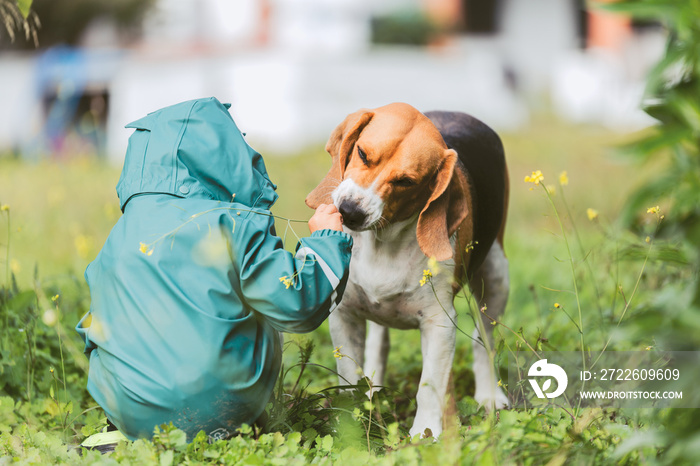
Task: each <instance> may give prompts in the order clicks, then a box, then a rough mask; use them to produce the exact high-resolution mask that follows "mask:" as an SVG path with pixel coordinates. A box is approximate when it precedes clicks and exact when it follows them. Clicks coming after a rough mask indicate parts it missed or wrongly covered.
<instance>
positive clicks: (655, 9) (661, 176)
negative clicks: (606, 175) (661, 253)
mask: <svg viewBox="0 0 700 466" xmlns="http://www.w3.org/2000/svg"><path fill="white" fill-rule="evenodd" d="M602 7H603V8H605V9H607V10H609V11H614V12H620V13H626V14H629V15H631V16H634V17H637V18H639V19H644V20H649V19H652V20H656V21H660V22H661V23H662V24H663V25H664V26H665V27H666V29H667V31H668V41H667V44H666V52H665V56H664V58H663V59H662V60H661V61H660V62H659V63H658V64H657V65H656V66H655V68H654V69H653V70H652V71H651V73H650V74H649V77H648V81H647V88H646V98H645V103H646V104H645V106H644V110H645V111H646V112H647V113H648V114H649V115H650V116H652V117H653V118H655V119H657V120H658V125H656V127H655V128H654V130H653V131H651V132H650V133H649V134H648V135H647V136H645V137H643V138H642V139H640V140H636V141H634V142H632V143H631V144H629V145H627V146H626V147H625V150H626V151H627V152H628V153H630V154H632V155H633V156H634V157H635V158H637V159H638V160H640V161H642V162H651V161H654V162H658V161H659V160H662V161H663V165H661V166H660V167H659V168H658V169H657V170H658V171H657V173H656V174H655V175H654V176H653V177H650V178H649V179H648V180H647V181H646V182H645V183H644V184H643V185H642V186H641V187H640V188H639V189H638V190H637V191H636V192H635V193H633V194H632V195H631V196H630V198H629V200H628V203H627V208H626V209H625V210H624V216H625V220H626V221H627V223H628V224H633V223H634V221H635V220H636V219H637V215H638V212H639V211H640V209H641V208H642V207H644V206H648V205H654V204H659V203H661V204H662V205H664V204H665V205H666V206H667V208H665V209H664V211H665V212H667V216H666V219H665V222H664V223H665V231H663V232H662V233H666V234H667V235H669V236H671V235H674V234H679V235H682V237H683V238H684V239H685V240H686V241H688V242H689V243H690V244H692V245H693V246H694V248H695V249H696V250H700V21H698V18H700V2H698V1H697V0H628V1H620V2H615V3H610V4H606V5H603V6H602ZM657 166H658V165H657ZM694 303H695V304H696V305H700V293H696V295H695V298H694Z"/></svg>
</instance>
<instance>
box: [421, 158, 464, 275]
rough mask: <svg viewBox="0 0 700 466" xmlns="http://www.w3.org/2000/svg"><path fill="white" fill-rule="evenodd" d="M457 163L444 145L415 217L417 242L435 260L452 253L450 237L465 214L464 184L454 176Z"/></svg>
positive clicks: (448, 256)
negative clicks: (430, 185)
mask: <svg viewBox="0 0 700 466" xmlns="http://www.w3.org/2000/svg"><path fill="white" fill-rule="evenodd" d="M456 163H457V152H455V151H454V150H453V149H446V150H445V159H444V160H443V162H442V165H441V166H440V168H439V169H438V172H437V175H436V178H435V187H434V189H433V192H432V194H431V195H430V199H429V200H428V203H427V204H426V205H425V207H424V208H423V210H422V211H421V213H420V216H419V217H418V227H417V230H416V236H417V238H418V246H420V248H421V251H423V254H425V255H426V256H428V257H435V259H437V260H438V261H444V260H447V259H450V258H452V257H453V256H454V250H453V249H452V244H451V243H450V237H451V236H452V234H453V233H454V232H455V231H456V230H457V228H458V227H459V225H460V224H461V223H462V222H463V221H464V219H465V218H466V217H467V214H468V207H467V203H466V196H465V194H466V193H464V189H465V187H463V186H462V184H461V183H460V182H459V180H458V179H457V178H456V177H453V174H454V170H455V164H456Z"/></svg>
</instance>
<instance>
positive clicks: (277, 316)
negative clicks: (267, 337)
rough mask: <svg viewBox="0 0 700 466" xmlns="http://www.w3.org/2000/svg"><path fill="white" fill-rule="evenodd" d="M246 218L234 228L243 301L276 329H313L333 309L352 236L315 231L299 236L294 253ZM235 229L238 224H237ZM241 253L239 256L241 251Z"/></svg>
mask: <svg viewBox="0 0 700 466" xmlns="http://www.w3.org/2000/svg"><path fill="white" fill-rule="evenodd" d="M254 223H256V222H252V223H249V224H247V225H246V226H245V227H244V228H243V229H245V230H247V231H240V234H241V235H242V237H239V239H243V243H244V244H245V246H244V247H241V246H243V245H242V244H241V243H240V242H239V244H238V246H239V248H240V249H239V251H238V254H237V256H238V261H237V262H238V267H239V279H240V287H241V288H240V289H241V294H242V295H243V298H244V300H245V301H246V303H247V304H248V305H249V306H250V307H251V308H253V309H254V310H255V311H256V312H258V313H259V314H261V315H262V316H264V318H265V319H267V321H268V322H269V323H270V324H271V325H272V326H273V327H274V328H275V329H277V330H279V331H282V332H289V333H305V332H310V331H312V330H314V329H315V328H316V327H318V326H319V325H321V323H322V322H323V321H324V320H325V319H326V318H327V317H328V315H329V313H330V312H331V311H332V310H333V309H335V307H336V306H337V304H338V303H339V302H340V299H341V297H342V295H343V291H344V290H345V285H346V284H347V280H348V274H349V266H350V256H351V251H352V237H351V236H350V235H348V234H347V233H344V232H341V231H334V230H319V231H315V232H314V233H313V234H312V235H311V236H309V237H307V238H302V239H301V240H300V241H299V244H298V245H297V249H296V252H295V254H292V253H290V252H289V251H287V250H285V249H284V247H283V244H282V240H281V239H280V238H279V237H277V236H275V235H273V234H272V233H271V232H272V231H274V226H273V225H274V224H273V223H272V221H271V220H270V221H269V223H268V224H267V225H266V226H265V227H264V228H256V227H254V226H253V224H254ZM243 229H241V230H243ZM241 256H242V257H241Z"/></svg>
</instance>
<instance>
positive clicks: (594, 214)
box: [586, 207, 598, 221]
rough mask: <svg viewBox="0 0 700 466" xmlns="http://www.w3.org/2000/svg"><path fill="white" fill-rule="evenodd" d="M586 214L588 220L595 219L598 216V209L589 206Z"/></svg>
mask: <svg viewBox="0 0 700 466" xmlns="http://www.w3.org/2000/svg"><path fill="white" fill-rule="evenodd" d="M586 215H588V220H590V221H593V220H595V219H597V218H598V211H597V210H595V209H591V208H590V207H589V208H588V209H587V210H586Z"/></svg>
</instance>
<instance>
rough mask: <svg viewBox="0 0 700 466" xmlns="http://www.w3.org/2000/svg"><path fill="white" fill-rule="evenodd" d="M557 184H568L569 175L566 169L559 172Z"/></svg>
mask: <svg viewBox="0 0 700 466" xmlns="http://www.w3.org/2000/svg"><path fill="white" fill-rule="evenodd" d="M559 184H560V185H562V186H566V185H567V184H569V175H567V174H566V170H564V171H563V172H561V173H560V174H559Z"/></svg>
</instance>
